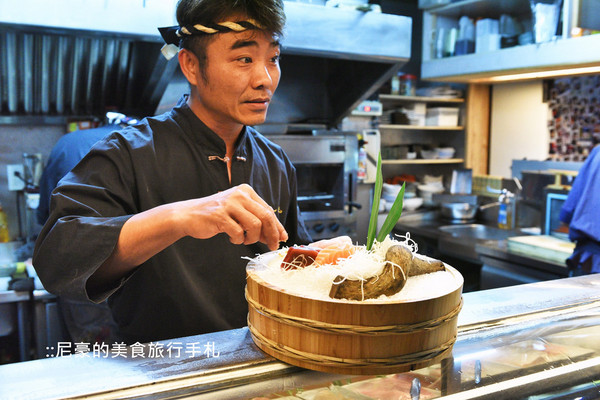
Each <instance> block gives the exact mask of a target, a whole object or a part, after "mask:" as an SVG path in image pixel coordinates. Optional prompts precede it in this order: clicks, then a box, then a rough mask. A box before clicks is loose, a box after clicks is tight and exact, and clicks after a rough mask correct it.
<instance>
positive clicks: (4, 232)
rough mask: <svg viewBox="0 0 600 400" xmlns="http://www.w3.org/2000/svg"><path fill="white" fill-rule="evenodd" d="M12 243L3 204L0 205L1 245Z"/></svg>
mask: <svg viewBox="0 0 600 400" xmlns="http://www.w3.org/2000/svg"><path fill="white" fill-rule="evenodd" d="M9 241H10V235H9V233H8V217H7V216H6V213H5V212H4V209H2V204H0V243H5V242H9Z"/></svg>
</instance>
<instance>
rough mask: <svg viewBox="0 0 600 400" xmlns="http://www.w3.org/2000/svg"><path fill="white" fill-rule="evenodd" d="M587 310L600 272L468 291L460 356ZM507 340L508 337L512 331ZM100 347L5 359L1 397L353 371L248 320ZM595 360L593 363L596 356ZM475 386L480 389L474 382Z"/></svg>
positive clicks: (199, 394) (220, 390)
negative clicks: (299, 360) (276, 346)
mask: <svg viewBox="0 0 600 400" xmlns="http://www.w3.org/2000/svg"><path fill="white" fill-rule="evenodd" d="M589 310H595V311H593V313H595V314H596V315H600V275H589V276H584V277H578V278H568V279H561V280H555V281H549V282H539V283H535V284H528V285H521V286H514V287H507V288H501V289H493V290H487V291H480V292H473V293H466V294H464V308H463V310H462V311H461V313H460V315H459V336H458V340H457V343H456V345H455V351H454V359H455V360H456V361H458V360H459V358H460V357H465V352H467V351H470V352H472V351H473V346H475V348H479V347H478V346H482V348H483V347H484V345H479V344H478V343H479V342H478V341H480V340H483V339H485V338H486V337H490V336H493V335H492V333H493V332H500V331H507V330H508V331H511V332H512V330H517V331H518V332H519V334H518V335H521V336H522V337H526V338H527V337H528V332H534V331H533V330H534V329H539V327H540V326H547V321H549V320H552V321H559V320H562V319H565V318H566V319H572V318H574V317H575V316H576V315H579V314H582V313H583V314H586V313H588V314H589ZM553 324H554V323H553ZM544 329H546V330H547V329H548V328H544ZM599 329H600V328H599ZM536 332H537V331H536ZM511 335H513V334H512V333H511ZM518 335H516V336H518ZM532 335H537V333H532ZM503 340H504V341H505V342H504V344H506V340H507V339H503ZM160 349H162V356H161V354H160V351H159V350H160ZM177 349H179V350H177ZM90 350H93V349H90ZM95 350H96V352H94V351H91V352H89V353H85V354H77V355H69V356H63V357H53V355H54V354H56V349H54V350H49V353H48V359H44V360H36V361H29V362H23V363H17V364H10V365H4V366H0V398H1V399H59V398H60V399H64V398H82V397H85V398H92V399H93V398H102V399H110V398H123V397H128V398H145V399H147V398H152V399H154V398H174V397H177V398H179V397H192V396H193V397H194V398H218V399H228V398H232V399H233V398H251V397H253V396H258V395H265V394H268V393H275V392H283V391H286V390H290V389H294V388H298V387H302V386H306V385H310V386H314V385H323V386H324V387H326V386H327V385H328V384H330V383H331V382H333V381H336V380H339V379H342V378H349V379H350V377H342V376H336V375H331V374H325V373H319V372H314V371H308V370H303V369H300V368H297V367H292V366H289V365H287V364H284V363H281V362H278V361H276V360H274V359H273V358H271V357H269V356H266V355H265V354H264V353H262V352H261V351H260V350H258V349H257V347H256V346H254V344H253V342H252V340H251V338H250V335H249V333H248V330H247V329H246V328H242V329H237V330H232V331H224V332H218V333H214V334H207V335H199V336H192V337H187V338H181V339H173V340H169V341H163V342H157V343H150V344H146V345H144V346H142V345H140V346H131V347H129V348H127V349H126V350H123V349H122V348H121V347H120V346H115V347H113V348H112V349H111V350H108V349H104V351H102V348H96V349H95ZM121 350H123V351H121ZM178 352H179V356H177V353H178ZM597 356H598V355H597ZM597 356H596V357H597ZM590 359H592V360H593V359H594V358H593V357H591V358H590ZM597 361H598V363H599V365H600V360H597ZM586 362H587V363H590V362H593V361H586ZM590 368H595V367H594V364H592V365H591V367H590ZM536 373H537V372H536ZM532 376H533V377H536V376H537V375H534V374H533V375H532ZM532 379H533V378H532ZM536 379H537V378H536ZM540 379H541V378H540ZM496 383H497V382H496ZM491 387H492V386H491ZM474 389H479V390H480V388H470V389H469V390H474ZM459 391H460V390H459ZM448 394H449V393H448ZM492 398H501V397H492Z"/></svg>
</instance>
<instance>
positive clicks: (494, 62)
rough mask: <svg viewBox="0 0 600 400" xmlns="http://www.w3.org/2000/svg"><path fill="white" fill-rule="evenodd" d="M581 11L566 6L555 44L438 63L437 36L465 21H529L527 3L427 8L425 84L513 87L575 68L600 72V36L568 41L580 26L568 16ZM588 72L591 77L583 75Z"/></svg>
mask: <svg viewBox="0 0 600 400" xmlns="http://www.w3.org/2000/svg"><path fill="white" fill-rule="evenodd" d="M577 6H578V5H577V2H572V1H565V2H563V6H562V12H563V15H564V18H563V20H562V22H561V23H562V31H563V35H562V36H560V37H557V38H555V39H554V40H552V41H549V42H545V43H534V44H527V45H520V46H514V47H508V48H504V49H498V50H494V51H489V52H483V53H473V54H466V55H459V56H451V57H444V58H434V54H435V51H434V49H435V43H436V40H435V34H434V33H435V32H438V31H439V30H440V29H451V28H456V27H458V20H459V18H460V17H461V16H468V17H470V18H472V19H474V20H476V19H479V18H493V19H498V18H499V17H500V16H501V15H502V14H508V15H512V16H514V17H517V18H519V19H521V20H528V21H530V20H531V7H530V4H529V1H528V0H506V1H497V0H462V1H455V2H452V3H450V4H446V5H441V6H436V7H431V8H427V9H425V10H424V12H423V35H422V43H423V53H422V56H423V57H422V60H423V62H422V64H421V79H423V80H430V81H439V82H457V83H495V82H511V81H516V80H520V79H542V78H549V77H555V76H561V75H564V74H565V73H564V72H562V70H566V69H571V68H588V67H600V58H598V54H600V34H597V35H589V36H583V37H569V34H570V32H571V27H572V24H575V23H576V22H575V21H572V20H571V19H570V18H569V16H570V15H571V14H572V13H573V12H575V9H576V8H577ZM573 26H576V25H573ZM584 72H585V73H592V72H593V71H587V70H586V71H581V72H579V73H584ZM575 73H577V72H576V71H569V72H568V74H570V75H573V74H575ZM522 74H525V75H522ZM515 75H521V76H515Z"/></svg>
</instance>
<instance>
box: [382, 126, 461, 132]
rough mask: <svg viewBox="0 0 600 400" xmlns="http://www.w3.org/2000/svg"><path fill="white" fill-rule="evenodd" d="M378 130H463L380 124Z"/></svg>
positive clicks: (452, 127)
mask: <svg viewBox="0 0 600 400" xmlns="http://www.w3.org/2000/svg"><path fill="white" fill-rule="evenodd" d="M379 129H380V130H384V129H390V130H399V131H406V130H411V131H462V130H463V129H465V128H464V127H463V126H429V125H425V126H422V125H393V124H392V125H388V124H382V125H379Z"/></svg>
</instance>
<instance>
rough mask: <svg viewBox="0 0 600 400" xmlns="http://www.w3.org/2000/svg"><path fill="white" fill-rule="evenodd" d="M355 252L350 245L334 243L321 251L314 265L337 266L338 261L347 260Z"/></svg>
mask: <svg viewBox="0 0 600 400" xmlns="http://www.w3.org/2000/svg"><path fill="white" fill-rule="evenodd" d="M355 251H356V248H355V247H354V245H353V244H352V243H334V244H331V245H329V246H327V247H325V248H323V249H321V251H319V254H317V258H315V262H314V263H315V264H318V265H326V264H337V261H338V260H339V259H341V258H348V257H350V256H351V255H352V254H354V252H355Z"/></svg>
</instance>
